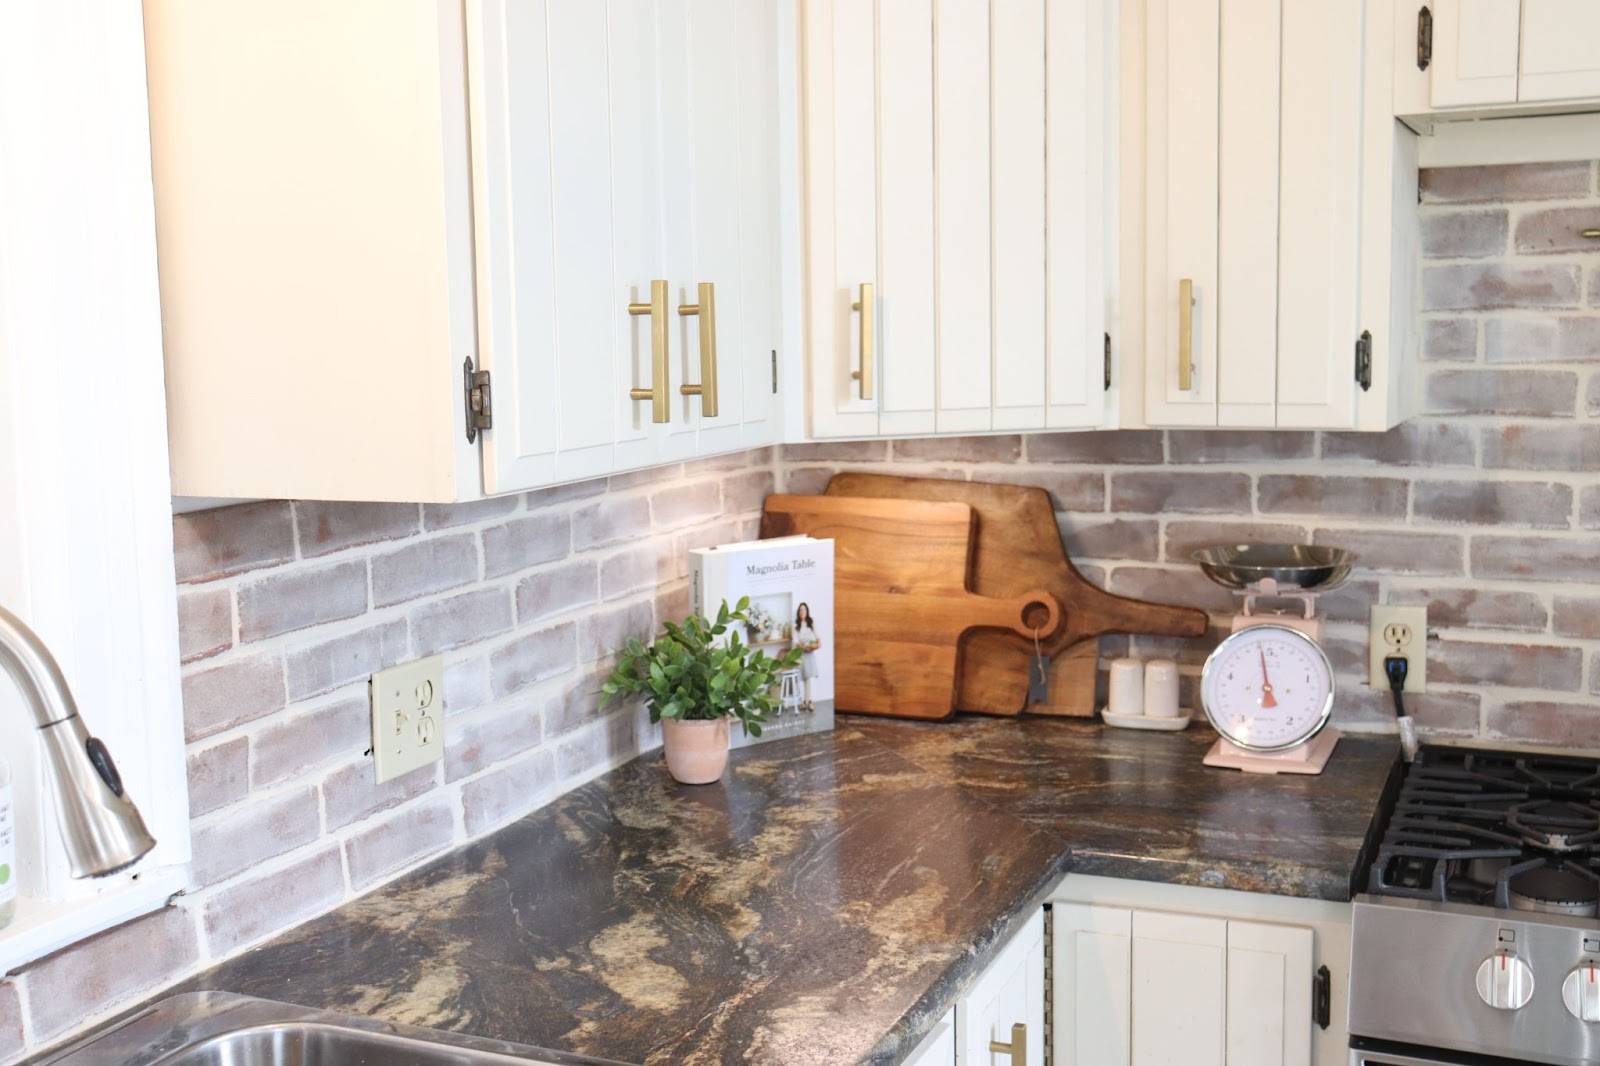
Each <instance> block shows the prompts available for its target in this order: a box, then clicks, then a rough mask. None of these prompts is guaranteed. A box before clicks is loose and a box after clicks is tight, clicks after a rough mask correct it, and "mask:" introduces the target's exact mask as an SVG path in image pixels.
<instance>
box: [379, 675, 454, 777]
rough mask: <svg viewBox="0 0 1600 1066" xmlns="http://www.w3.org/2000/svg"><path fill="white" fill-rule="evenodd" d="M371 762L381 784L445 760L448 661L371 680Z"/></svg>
mask: <svg viewBox="0 0 1600 1066" xmlns="http://www.w3.org/2000/svg"><path fill="white" fill-rule="evenodd" d="M370 688H371V690H372V761H373V763H374V767H373V769H374V770H375V771H376V777H377V780H378V782H379V783H382V782H384V781H388V780H389V779H390V778H394V777H399V776H400V775H401V774H407V773H410V772H411V771H412V770H415V769H416V768H417V767H419V766H426V765H428V764H429V763H431V762H437V761H438V760H440V759H442V758H444V656H443V655H430V656H428V657H427V658H426V659H416V660H413V661H412V662H409V663H402V664H400V665H399V666H391V667H390V668H389V669H387V670H380V671H379V672H378V673H375V674H373V675H372V681H371V684H370Z"/></svg>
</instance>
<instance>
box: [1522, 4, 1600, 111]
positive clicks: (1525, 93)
mask: <svg viewBox="0 0 1600 1066" xmlns="http://www.w3.org/2000/svg"><path fill="white" fill-rule="evenodd" d="M1519 54H1520V64H1519V66H1518V70H1517V100H1518V101H1519V102H1524V103H1526V102H1533V101H1542V100H1583V99H1587V100H1591V101H1593V100H1600V4H1596V3H1595V2H1594V0H1522V32H1521V38H1520V41H1519Z"/></svg>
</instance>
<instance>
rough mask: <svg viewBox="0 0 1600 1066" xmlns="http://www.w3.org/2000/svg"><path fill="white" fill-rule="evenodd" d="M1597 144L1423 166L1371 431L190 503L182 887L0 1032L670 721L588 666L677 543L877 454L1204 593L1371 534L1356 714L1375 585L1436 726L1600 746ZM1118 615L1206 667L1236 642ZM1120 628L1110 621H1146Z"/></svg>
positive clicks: (1215, 603)
mask: <svg viewBox="0 0 1600 1066" xmlns="http://www.w3.org/2000/svg"><path fill="white" fill-rule="evenodd" d="M1596 181H1597V174H1596V165H1595V164H1594V163H1557V164H1541V165H1527V166H1521V165H1519V166H1505V167H1477V168H1458V169H1452V170H1439V171H1429V172H1425V173H1424V175H1423V181H1422V187H1423V195H1424V203H1423V205H1422V207H1421V211H1422V215H1423V240H1424V247H1425V250H1426V258H1425V260H1424V262H1423V265H1422V267H1421V269H1422V286H1421V292H1422V294H1423V297H1422V298H1423V307H1424V309H1423V311H1422V327H1423V336H1424V348H1423V358H1424V360H1425V374H1426V382H1425V388H1424V393H1423V396H1424V401H1425V404H1426V413H1425V414H1424V415H1423V416H1422V417H1419V418H1417V419H1415V420H1413V421H1410V422H1408V423H1406V424H1405V425H1403V426H1401V427H1399V428H1397V429H1395V430H1393V431H1391V432H1389V433H1386V434H1359V433H1333V432H1326V433H1313V432H1302V431H1286V432H1254V431H1237V430H1226V431H1201V430H1182V431H1178V430H1174V431H1170V432H1161V431H1141V430H1122V431H1114V432H1099V433H1057V434H1036V435H1006V436H994V437H966V438H939V439H926V440H896V441H892V442H885V441H872V442H865V443H840V444H830V443H815V444H796V445H789V446H786V447H784V448H782V449H780V450H777V451H774V450H772V449H760V450H756V451H752V452H746V453H741V454H738V455H734V456H724V457H718V458H713V459H707V460H702V461H698V462H694V463H688V464H681V465H675V466H671V467H668V468H666V469H660V470H650V471H643V472H640V473H637V474H627V475H620V476H617V477H612V478H610V479H604V478H602V479H598V480H594V481H587V482H582V483H578V484H574V485H564V486H558V487H555V488H550V489H544V490H541V491H538V492H532V493H526V494H523V495H520V496H512V497H505V498H499V499H493V500H482V501H477V502H473V503H465V504H453V505H431V504H430V505H421V506H418V505H413V504H342V503H317V502H308V501H292V502H291V501H267V502H261V503H250V504H242V505H238V506H234V507H228V508H222V509H218V510H214V511H205V512H200V513H197V514H190V515H183V516H179V517H178V518H177V519H176V520H175V524H174V539H175V549H176V562H177V573H178V581H179V588H178V610H179V620H180V626H179V629H180V649H181V654H182V656H183V660H184V666H183V672H184V685H183V697H184V710H185V721H186V725H187V737H188V742H189V789H190V800H191V806H192V813H193V817H194V824H193V834H194V848H195V862H194V882H195V885H194V887H193V888H192V889H191V890H190V891H189V892H187V893H185V894H184V895H182V896H180V897H179V898H178V900H177V901H176V903H175V905H174V906H173V907H169V908H167V909H166V910H164V911H161V912H159V913H157V914H153V915H150V916H148V917H145V918H142V919H139V920H137V921H135V922H131V923H129V924H127V925H124V926H122V927H120V928H118V929H115V930H112V931H110V932H108V933H105V934H102V935H101V936H99V937H96V938H94V939H93V940H90V941H88V942H85V943H84V944H81V945H79V946H77V947H75V948H71V949H68V950H66V951H63V952H60V953H58V954H56V955H54V956H52V957H50V958H48V959H45V960H41V961H40V962H38V963H35V964H33V965H32V966H30V967H28V968H27V969H26V970H25V971H24V972H23V973H22V974H20V975H19V976H17V977H13V978H9V979H7V980H5V981H0V1063H9V1062H13V1061H15V1060H16V1059H17V1058H18V1057H20V1056H21V1055H23V1054H27V1053H28V1052H29V1051H30V1050H37V1049H38V1048H40V1047H43V1046H45V1045H47V1044H51V1043H54V1042H56V1041H58V1040H59V1039H60V1038H61V1037H63V1036H64V1035H66V1034H68V1033H70V1032H73V1031H76V1030H78V1029H79V1028H81V1027H82V1026H83V1024H84V1023H85V1022H91V1021H93V1020H94V1019H95V1018H97V1017H103V1016H105V1015H106V1014H108V1013H111V1012H112V1011H114V1010H116V1009H117V1008H119V1007H121V1006H125V1005H127V1004H128V1003H131V1002H133V1001H135V1000H137V999H140V998H143V997H144V996H147V995H149V994H151V993H152V992H154V991H155V990H157V989H159V988H160V987H163V986H165V985H167V984H169V983H172V982H173V981H175V980H178V979H181V978H182V977H184V976H186V975H187V974H189V973H192V972H194V971H195V970H197V969H200V968H202V967H203V966H205V965H207V964H209V963H211V962H214V961H216V960H218V959H220V958H222V957H224V956H226V955H229V954H232V953H234V952H237V951H240V950H243V949H245V948H247V947H249V946H250V945H251V944H253V943H257V942H259V941H261V940H262V939H265V938H267V937H270V936H272V935H273V934H275V933H278V932H281V931H282V930H283V929H285V928H288V927H289V926H291V925H293V924H295V923H297V922H300V921H303V920H305V919H306V918H308V917H310V916H312V915H314V914H317V913H319V912H321V911H325V910H327V909H329V908H331V907H334V906H337V905H338V904H339V903H341V902H343V901H344V900H346V899H349V898H351V897H352V896H354V895H356V894H358V893H360V892H363V891H366V890H368V889H370V888H371V887H372V886H374V885H377V884H379V883H381V882H383V881H385V880H388V879H390V878H393V877H394V876H396V875H398V874H399V873H401V872H403V871H404V870H406V869H409V868H411V867H414V866H416V865H417V864H419V863H421V862H425V861H427V860H428V859H429V858H430V857H432V856H436V855H438V854H440V853H441V852H443V851H445V850H447V849H449V848H451V847H453V846H456V845H459V844H460V843H462V842H464V841H466V840H468V839H470V838H471V837H475V836H478V835H481V834H483V833H485V832H488V831H490V830H492V829H494V828H495V827H497V826H499V825H501V824H504V823H505V822H507V821H509V820H511V819H514V818H516V817H518V816H520V815H522V814H524V813H526V812H528V811H529V810H532V809H534V808H536V807H537V806H539V805H540V804H542V803H544V802H546V801H547V800H548V799H550V798H551V797H553V796H554V795H556V794H558V793H560V792H561V791H564V790H565V789H568V788H571V787H573V786H574V785H575V784H577V783H579V782H581V781H583V780H586V779H588V778H589V777H592V776H593V775H595V774H596V773H599V772H601V771H603V770H604V769H605V768H607V767H609V766H612V765H614V764H616V763H618V762H621V761H623V760H626V759H628V758H630V757H632V756H633V755H634V754H636V753H637V752H638V751H640V750H642V749H644V748H648V747H651V746H653V745H655V744H656V743H657V742H658V739H659V738H658V733H657V731H656V730H655V729H654V728H653V727H651V726H649V724H648V722H647V721H643V720H642V717H641V715H639V714H638V713H637V712H635V711H616V712H613V713H611V714H607V715H602V714H601V713H600V712H599V710H598V708H597V704H596V699H595V695H594V689H595V687H596V677H597V673H598V668H597V667H598V663H599V662H600V661H602V660H604V659H606V658H608V657H609V655H610V654H611V652H612V650H613V649H615V648H616V647H617V646H618V644H619V643H620V642H621V641H622V640H623V639H624V638H625V637H626V636H627V635H629V634H633V633H639V632H643V631H646V630H650V629H653V628H654V626H655V624H656V623H657V622H658V621H659V620H660V619H661V618H662V617H664V616H667V615H678V614H681V613H683V612H684V611H685V610H686V609H687V605H688V594H687V588H686V580H685V579H686V574H687V563H686V552H687V550H688V549H689V548H691V547H695V546H700V545H705V544H713V543H717V542H720V541H726V540H733V539H741V538H745V537H749V536H753V535H754V532H755V525H756V518H757V516H758V514H759V511H760V506H761V500H762V498H763V497H764V496H765V495H766V494H767V493H768V492H770V491H772V490H773V489H774V487H775V486H776V485H782V486H783V488H784V489H785V490H786V491H789V492H813V491H820V490H821V489H822V487H823V486H824V485H826V483H827V479H828V477H829V476H831V475H832V473H833V472H834V471H836V470H840V469H846V468H852V469H871V470H879V471H894V472H900V473H908V474H910V473H915V474H922V475H931V476H938V477H951V478H970V479H987V480H996V481H1006V482H1013V483H1021V484H1034V485H1040V486H1043V487H1044V488H1046V489H1047V490H1048V491H1049V492H1050V494H1051V498H1052V500H1053V501H1054V504H1055V507H1056V510H1057V512H1058V518H1059V521H1060V525H1061V530H1062V534H1063V538H1064V541H1065V543H1066V545H1067V547H1068V550H1069V551H1070V552H1071V554H1072V556H1073V558H1074V559H1075V560H1077V561H1078V563H1079V564H1080V565H1081V567H1082V569H1083V570H1084V572H1085V574H1087V575H1088V576H1089V577H1090V578H1091V579H1092V580H1095V581H1099V582H1101V583H1102V584H1104V585H1105V586H1106V587H1109V588H1111V589H1113V590H1115V591H1118V592H1122V593H1125V594H1129V595H1136V596H1142V597H1147V598H1150V599H1156V600H1167V601H1170V602H1176V603H1189V604H1195V605H1199V606H1204V607H1206V608H1207V609H1209V610H1211V611H1213V612H1214V614H1215V615H1216V616H1217V620H1218V621H1219V622H1220V620H1221V616H1222V615H1223V614H1224V613H1225V612H1227V611H1228V610H1229V608H1230V607H1231V604H1232V600H1231V597H1230V596H1229V595H1228V594H1227V593H1225V592H1224V591H1223V590H1221V589H1219V588H1217V587H1216V586H1214V585H1211V584H1209V583H1208V582H1207V581H1205V579H1204V578H1202V577H1201V576H1200V574H1199V573H1198V571H1197V570H1196V569H1195V568H1194V567H1193V566H1192V565H1191V564H1190V563H1188V562H1187V554H1188V552H1189V551H1191V550H1192V549H1193V548H1194V547H1195V546H1197V545H1200V544H1205V543H1211V542H1215V541H1218V540H1264V539H1277V540H1294V541H1308V542H1312V543H1318V544H1338V545H1343V546H1347V547H1350V548H1353V549H1354V550H1355V551H1357V552H1358V553H1360V555H1361V563H1360V564H1359V566H1358V569H1357V572H1356V574H1355V576H1354V577H1353V579H1352V580H1351V582H1350V583H1349V585H1347V587H1346V589H1345V590H1343V591H1341V592H1339V593H1337V594H1334V595H1330V596H1328V597H1326V598H1325V600H1324V613H1325V616H1326V618H1327V620H1328V625H1327V640H1326V644H1327V646H1328V649H1329V652H1330V657H1331V658H1332V660H1333V662H1334V664H1335V668H1336V669H1337V671H1338V672H1339V675H1340V682H1341V684H1342V686H1343V689H1342V694H1341V699H1340V704H1339V710H1338V719H1339V721H1340V722H1341V724H1343V725H1344V726H1346V727H1349V728H1354V729H1392V716H1391V711H1390V709H1389V705H1388V696H1387V693H1384V692H1378V691H1374V690H1372V689H1369V688H1367V687H1366V686H1365V684H1364V682H1363V681H1362V680H1361V663H1362V657H1363V655H1364V647H1365V617H1366V610H1367V607H1368V605H1370V604H1371V603H1373V602H1388V603H1407V604H1427V605H1428V607H1429V611H1430V621H1431V629H1432V631H1433V635H1432V637H1431V638H1430V640H1429V675H1430V676H1429V692H1428V693H1427V695H1426V696H1422V697H1419V698H1417V699H1416V700H1414V701H1413V704H1414V710H1415V713H1416V714H1417V715H1418V717H1419V720H1420V721H1421V723H1422V726H1423V730H1424V732H1425V733H1426V734H1428V735H1430V736H1433V737H1436V738H1457V739H1479V740H1484V741H1489V742H1515V743H1531V744H1540V745H1553V746H1574V747H1577V746H1581V747H1586V748H1600V710H1597V709H1596V708H1597V706H1600V704H1597V703H1596V702H1595V700H1594V697H1595V696H1597V695H1600V539H1597V538H1596V536H1595V534H1594V533H1593V532H1592V531H1594V530H1600V248H1596V247H1594V246H1593V245H1592V244H1591V243H1588V242H1584V241H1582V240H1581V239H1579V238H1576V237H1574V236H1573V234H1574V232H1575V230H1576V229H1579V228H1582V227H1584V226H1594V225H1600V193H1597V185H1596ZM1220 635H1221V630H1220V629H1219V628H1218V627H1217V626H1213V630H1212V633H1211V634H1210V635H1209V636H1208V637H1207V638H1205V639H1202V640H1199V641H1193V642H1181V641H1172V640H1150V639H1143V640H1134V641H1133V642H1132V645H1133V647H1134V648H1135V650H1138V651H1141V652H1147V653H1150V654H1163V655H1173V656H1176V657H1177V658H1178V659H1179V660H1180V663H1181V664H1182V668H1183V670H1184V671H1185V672H1186V675H1187V676H1188V677H1189V678H1190V684H1191V685H1192V679H1193V677H1194V675H1195V674H1196V673H1197V672H1198V669H1199V665H1200V663H1201V662H1202V661H1203V659H1204V656H1205V653H1206V651H1207V650H1208V649H1209V648H1210V647H1211V646H1213V645H1214V643H1215V641H1216V640H1217V639H1219V637H1220ZM1128 644H1129V642H1128V641H1127V640H1125V639H1117V640H1108V642H1107V650H1108V651H1119V650H1121V649H1122V648H1125V647H1127V646H1128ZM433 652H442V653H443V654H444V655H445V657H446V663H447V666H446V672H445V699H446V710H447V715H448V725H449V732H450V736H449V746H448V750H447V755H446V758H445V760H444V762H443V763H441V764H437V765H435V766H432V767H428V768H424V769H422V770H419V771H417V772H415V773H412V774H409V775H406V776H405V777H402V778H399V779H398V780H395V781H391V782H387V783H385V784H383V785H376V784H374V782H373V780H372V772H371V764H370V761H369V760H368V759H367V758H366V757H365V756H364V754H363V753H364V751H365V749H366V747H367V743H368V726H367V714H368V710H367V699H366V691H365V682H366V677H367V675H368V674H370V673H371V672H372V671H373V670H376V669H379V668H381V667H383V666H387V665H390V664H392V663H395V662H400V661H403V660H407V659H411V658H415V657H418V656H422V655H427V654H431V653H433Z"/></svg>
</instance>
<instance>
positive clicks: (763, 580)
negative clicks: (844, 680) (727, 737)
mask: <svg viewBox="0 0 1600 1066" xmlns="http://www.w3.org/2000/svg"><path fill="white" fill-rule="evenodd" d="M745 596H748V597H750V606H749V608H748V609H747V611H746V614H747V621H746V622H745V623H744V624H743V625H742V626H741V632H740V639H741V640H744V641H745V642H747V643H748V644H749V645H750V646H751V647H752V648H756V649H759V650H761V651H764V652H766V653H767V654H768V655H769V656H771V657H773V658H777V657H778V656H780V655H782V654H783V653H784V652H787V651H789V650H790V649H791V648H799V649H800V650H801V652H802V654H801V656H800V664H799V665H798V666H796V667H794V668H793V669H790V670H785V671H783V673H782V674H781V675H780V676H779V678H778V693H777V696H778V699H777V709H776V710H775V711H774V712H773V713H772V714H770V715H768V716H767V720H766V721H765V722H763V723H762V724H761V735H760V736H759V737H756V736H751V735H749V734H747V733H746V732H745V731H744V730H743V729H737V728H736V729H734V730H733V746H734V747H736V748H740V747H745V746H746V745H750V744H763V743H766V742H767V741H769V740H781V739H783V738H784V737H792V736H797V735H799V734H802V733H820V732H825V731H827V730H830V729H832V728H833V541H832V540H828V539H817V538H814V537H806V536H798V537H777V538H774V539H772V540H751V541H743V542H741V543H737V544H723V545H719V546H717V547H712V548H696V549H694V550H693V551H691V552H690V553H689V607H690V610H692V611H694V613H695V614H698V615H700V616H701V617H703V618H708V619H715V617H716V614H717V609H718V608H719V607H721V606H722V603H723V601H724V600H726V601H727V603H728V606H729V607H730V608H731V607H733V606H735V605H737V604H738V602H739V600H740V599H741V598H743V597H745ZM734 624H735V625H739V623H737V622H736V623H734Z"/></svg>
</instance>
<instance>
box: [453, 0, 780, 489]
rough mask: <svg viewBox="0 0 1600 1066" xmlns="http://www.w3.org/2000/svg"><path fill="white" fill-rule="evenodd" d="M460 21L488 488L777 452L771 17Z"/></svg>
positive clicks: (571, 14) (548, 16)
mask: <svg viewBox="0 0 1600 1066" xmlns="http://www.w3.org/2000/svg"><path fill="white" fill-rule="evenodd" d="M467 12H468V20H469V27H468V37H469V41H468V48H469V57H468V58H469V71H470V88H471V92H470V96H471V108H472V124H473V131H474V133H473V137H472V150H473V168H472V170H473V178H474V183H475V189H474V193H475V195H474V203H475V216H476V217H475V236H476V245H477V255H478V271H477V285H478V310H479V349H480V365H481V366H482V367H483V368H485V369H488V370H490V371H491V372H492V374H493V378H494V386H495V393H496V396H495V399H496V405H495V406H496V411H495V426H494V428H493V430H491V431H489V432H487V433H486V434H485V436H484V481H485V488H486V491H488V492H506V491H511V490H515V489H523V488H529V487H533V486H536V485H540V484H548V483H550V482H552V481H564V480H572V479H575V478H582V477H593V476H598V475H603V474H608V473H611V472H613V471H617V470H626V469H633V468H638V467H646V466H651V465H655V464H659V463H662V462H667V461H669V460H673V459H681V458H687V457H689V456H692V455H695V454H705V453H710V452H721V451H731V450H735V449H738V448H741V447H745V446H748V445H749V444H752V443H765V442H767V441H770V440H771V439H773V435H774V433H775V429H776V419H775V418H774V417H773V395H772V390H771V369H770V367H771V364H772V360H773V352H774V350H775V348H776V336H777V328H778V327H777V304H778V300H777V285H778V280H777V267H776V261H777V259H778V255H777V248H776V245H777V176H776V175H777V164H776V154H777V124H776V116H777V80H776V75H775V73H774V71H775V69H776V23H775V18H776V9H775V5H774V4H772V3H770V2H766V0H763V2H760V3H743V2H739V0H605V2H603V3H602V2H595V3H583V2H578V0H476V2H473V3H469V4H468V5H467Z"/></svg>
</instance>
